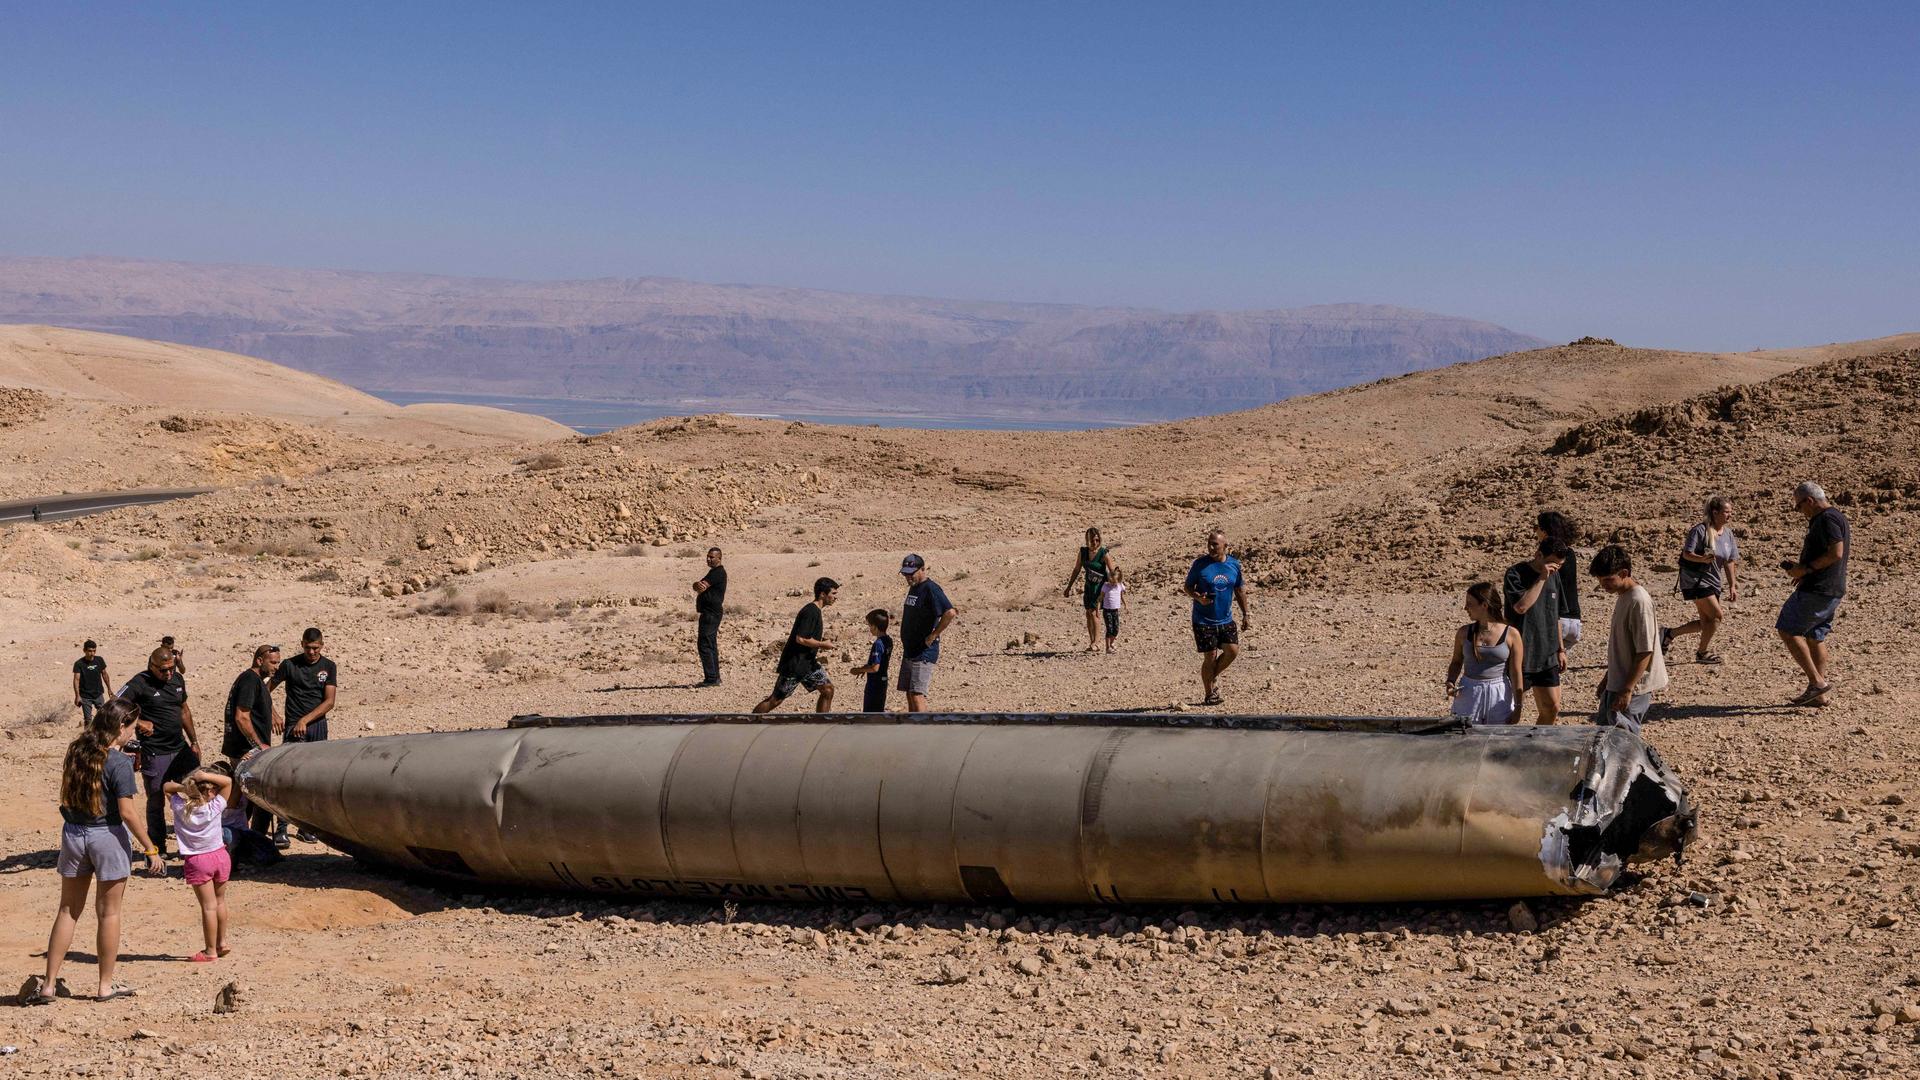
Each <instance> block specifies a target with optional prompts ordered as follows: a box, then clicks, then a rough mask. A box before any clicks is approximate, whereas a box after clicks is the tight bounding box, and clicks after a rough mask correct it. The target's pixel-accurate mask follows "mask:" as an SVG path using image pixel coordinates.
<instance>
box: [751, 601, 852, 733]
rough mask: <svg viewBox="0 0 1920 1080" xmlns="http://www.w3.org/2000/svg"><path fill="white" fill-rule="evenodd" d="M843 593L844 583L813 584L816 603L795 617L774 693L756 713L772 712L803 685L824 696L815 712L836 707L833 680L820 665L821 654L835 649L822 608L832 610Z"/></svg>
mask: <svg viewBox="0 0 1920 1080" xmlns="http://www.w3.org/2000/svg"><path fill="white" fill-rule="evenodd" d="M839 593H840V583H839V582H837V581H835V580H833V579H832V578H824V577H823V578H821V579H820V580H818V581H815V582H814V583H813V600H812V602H810V603H808V604H807V606H805V607H803V608H801V609H800V613H799V614H798V615H795V616H794V617H793V629H792V630H791V631H789V632H788V633H787V643H786V645H785V646H783V647H782V648H781V649H780V668H779V672H778V674H776V675H775V676H774V682H773V693H771V694H768V695H767V697H766V700H764V701H762V702H761V703H760V704H758V705H755V706H754V707H753V711H754V712H757V713H763V712H772V711H773V710H774V709H777V708H779V707H780V703H781V702H783V701H785V700H787V697H788V695H790V694H792V693H793V692H794V691H795V690H798V689H800V688H801V687H803V686H804V687H806V688H807V689H809V690H813V691H816V692H818V693H819V695H820V696H819V698H818V699H817V700H815V702H814V705H813V711H814V712H826V711H827V709H828V708H829V707H831V706H832V705H833V680H832V679H830V678H828V677H827V669H826V668H823V667H821V666H820V657H819V655H818V651H819V650H821V649H830V648H832V647H833V642H831V641H828V640H827V631H826V619H825V617H824V616H823V614H822V609H825V608H829V607H832V606H833V602H834V600H835V599H837V598H838V596H839Z"/></svg>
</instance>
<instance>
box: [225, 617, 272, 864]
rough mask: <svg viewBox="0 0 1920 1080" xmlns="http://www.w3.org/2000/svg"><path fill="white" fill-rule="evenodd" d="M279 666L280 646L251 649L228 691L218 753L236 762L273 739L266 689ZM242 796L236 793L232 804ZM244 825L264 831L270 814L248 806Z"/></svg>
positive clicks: (270, 709)
mask: <svg viewBox="0 0 1920 1080" xmlns="http://www.w3.org/2000/svg"><path fill="white" fill-rule="evenodd" d="M279 667H280V647H279V646H277V645H261V646H259V647H258V648H256V649H254V650H253V663H252V664H251V665H249V666H248V667H247V669H246V670H245V671H242V672H241V673H240V675H239V677H238V678H236V679H234V680H233V687H232V689H230V690H228V691H227V720H226V735H225V737H224V738H223V739H222V740H221V743H220V752H221V753H222V754H225V755H226V757H227V760H228V761H229V762H231V763H233V764H235V765H237V764H239V763H240V759H241V758H243V757H246V756H247V755H248V754H250V753H252V752H254V751H255V750H264V749H266V748H267V747H268V746H269V745H271V744H272V742H273V695H272V694H270V693H268V692H267V680H268V679H271V678H273V673H274V671H275V670H277V669H278V668H279ZM244 798H245V796H244V795H241V794H238V793H237V792H236V794H235V796H234V801H235V804H236V805H238V804H239V802H240V800H242V799H244ZM246 813H247V827H248V828H251V829H253V830H255V831H257V832H266V831H267V828H268V826H269V825H270V824H272V815H271V814H268V813H267V812H266V811H264V810H260V809H258V808H256V807H251V806H249V807H247V808H246Z"/></svg>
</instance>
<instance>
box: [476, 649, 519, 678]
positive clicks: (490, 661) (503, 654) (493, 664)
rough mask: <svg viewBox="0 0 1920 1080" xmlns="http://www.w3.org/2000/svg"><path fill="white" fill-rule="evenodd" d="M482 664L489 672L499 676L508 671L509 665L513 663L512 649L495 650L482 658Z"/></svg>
mask: <svg viewBox="0 0 1920 1080" xmlns="http://www.w3.org/2000/svg"><path fill="white" fill-rule="evenodd" d="M480 663H481V665H482V666H483V667H485V668H486V669H487V670H488V671H491V672H494V673H496V674H498V673H499V672H502V671H505V670H507V667H508V665H510V664H512V663H513V652H512V650H510V649H494V650H493V651H491V652H489V653H487V654H486V655H484V656H482V657H481V658H480Z"/></svg>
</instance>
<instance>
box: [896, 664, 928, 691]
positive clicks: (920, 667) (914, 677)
mask: <svg viewBox="0 0 1920 1080" xmlns="http://www.w3.org/2000/svg"><path fill="white" fill-rule="evenodd" d="M936 663H937V661H933V660H903V661H901V662H900V691H901V692H902V693H906V694H924V693H926V692H927V691H928V690H931V689H933V669H934V666H935V665H936Z"/></svg>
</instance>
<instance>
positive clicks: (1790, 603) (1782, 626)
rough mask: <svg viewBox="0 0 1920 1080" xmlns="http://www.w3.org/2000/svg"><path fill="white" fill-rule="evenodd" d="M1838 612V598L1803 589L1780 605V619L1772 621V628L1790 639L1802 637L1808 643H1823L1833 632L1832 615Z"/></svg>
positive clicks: (1795, 592) (1794, 591)
mask: <svg viewBox="0 0 1920 1080" xmlns="http://www.w3.org/2000/svg"><path fill="white" fill-rule="evenodd" d="M1838 610H1840V598H1839V597H1837V596H1826V595H1823V594H1821V593H1817V592H1808V591H1807V590H1805V589H1795V590H1793V595H1792V596H1789V597H1787V602H1786V603H1784V604H1781V605H1780V617H1779V618H1778V619H1776V620H1775V621H1774V624H1773V625H1774V628H1775V629H1777V630H1779V631H1780V632H1781V633H1783V634H1788V635H1790V636H1792V637H1803V638H1806V639H1807V640H1808V641H1825V640H1827V635H1828V634H1830V633H1832V632H1833V613H1834V612H1836V611H1838Z"/></svg>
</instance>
